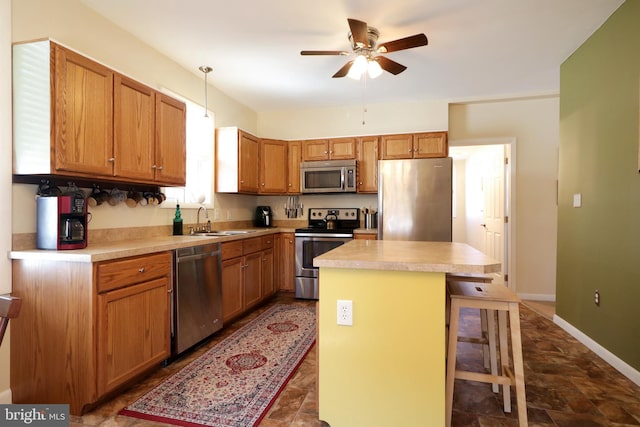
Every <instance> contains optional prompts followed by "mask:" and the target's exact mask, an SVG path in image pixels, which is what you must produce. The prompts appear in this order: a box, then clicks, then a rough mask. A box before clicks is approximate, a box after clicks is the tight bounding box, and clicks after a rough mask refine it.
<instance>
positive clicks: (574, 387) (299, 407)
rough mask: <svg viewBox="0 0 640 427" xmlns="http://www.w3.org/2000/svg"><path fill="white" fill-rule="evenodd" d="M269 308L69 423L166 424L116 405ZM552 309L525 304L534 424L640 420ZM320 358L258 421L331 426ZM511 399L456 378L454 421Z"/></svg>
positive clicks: (476, 417) (628, 385)
mask: <svg viewBox="0 0 640 427" xmlns="http://www.w3.org/2000/svg"><path fill="white" fill-rule="evenodd" d="M271 302H272V303H276V302H277V303H292V304H313V303H314V302H313V301H301V300H295V299H294V298H293V296H292V295H291V294H278V295H277V296H276V297H275V298H274V299H273V300H272V301H271ZM530 307H531V308H530ZM264 308H265V307H262V308H260V309H258V310H257V311H255V312H253V313H251V314H249V315H248V316H247V317H245V318H242V319H240V320H238V321H236V322H234V323H233V324H232V325H230V326H228V327H226V328H225V329H224V331H222V332H221V333H219V334H216V335H215V336H214V337H213V338H212V339H211V341H210V342H208V343H207V344H205V345H203V346H202V347H200V348H198V349H197V350H195V351H194V352H193V353H192V354H189V355H188V356H186V357H184V358H182V359H180V360H178V361H176V362H174V363H172V364H170V365H169V366H167V367H164V368H161V369H159V370H158V371H156V372H155V373H154V374H152V375H151V376H150V377H148V378H147V379H145V380H144V381H142V382H140V383H139V384H136V385H135V386H133V387H131V388H130V389H128V390H126V391H125V392H124V393H123V394H121V395H119V396H118V397H116V398H114V399H113V400H111V401H108V402H106V403H104V404H102V405H101V406H99V407H97V408H96V409H95V410H94V411H92V412H89V413H87V414H85V415H83V416H82V417H72V422H71V425H72V426H88V425H92V426H112V425H117V426H126V427H128V426H160V425H166V424H159V423H150V422H147V421H142V420H138V419H134V418H129V417H123V416H119V415H117V412H118V411H119V410H120V409H122V408H123V407H124V406H126V405H127V404H128V403H129V402H131V401H133V400H135V399H136V398H137V397H138V396H140V395H142V394H143V393H144V392H146V391H147V390H148V389H149V388H151V387H153V386H154V385H155V384H157V383H158V382H160V381H162V380H163V379H164V378H166V377H167V376H168V375H171V374H172V373H173V372H175V371H176V370H178V369H180V368H181V367H183V366H184V365H186V364H187V363H188V362H189V361H191V360H192V359H193V358H195V357H197V356H198V355H199V354H201V353H203V352H204V351H206V350H207V349H208V348H210V347H211V346H212V345H214V344H215V343H216V342H218V341H220V340H221V339H222V338H224V337H225V336H227V335H228V334H230V333H231V332H233V331H234V330H236V329H237V328H238V327H240V326H241V325H243V324H244V323H246V322H247V321H248V320H250V319H251V318H253V317H255V316H256V315H257V314H259V313H260V312H261V311H263V310H264ZM539 313H541V314H539ZM552 314H553V307H552V306H551V307H550V306H549V304H546V307H544V305H543V307H537V308H536V307H535V304H532V305H523V306H522V308H521V314H520V315H521V319H522V340H523V347H524V348H523V352H524V364H525V380H526V390H527V411H528V415H529V425H530V426H532V427H533V426H539V427H546V426H549V427H574V426H575V427H591V426H593V427H601V426H640V387H638V386H636V385H635V384H633V383H632V382H631V381H629V380H628V379H626V378H625V377H624V376H622V375H621V374H619V373H618V372H617V371H616V370H615V369H613V368H612V367H611V366H609V365H608V364H607V363H606V362H604V361H603V360H602V359H600V358H599V357H598V356H596V355H595V354H594V353H593V352H591V351H590V350H588V349H587V348H586V347H585V346H583V345H582V344H580V343H579V342H578V341H576V340H575V339H573V338H572V337H571V336H570V335H568V334H567V333H566V332H564V331H563V330H562V329H560V328H559V327H558V326H556V325H555V324H554V323H553V322H552V321H551V320H549V318H548V316H550V315H552ZM545 316H547V317H545ZM462 317H463V319H462V324H463V325H464V328H465V330H466V333H478V332H479V317H478V315H477V312H475V313H474V312H473V311H465V312H464V313H463V316H462ZM459 346H460V347H459V352H458V357H459V363H464V364H466V365H475V366H478V367H481V366H482V362H481V360H482V353H481V349H480V348H479V346H477V345H472V344H465V343H460V344H459ZM315 357H316V354H315V351H314V350H312V351H311V352H309V355H308V356H307V358H306V359H305V361H304V362H303V364H302V365H301V367H300V369H299V370H298V371H297V373H296V374H295V376H294V377H293V378H292V379H291V381H289V383H288V384H287V386H286V387H285V389H284V390H283V391H282V393H281V394H280V396H279V398H278V400H277V401H276V402H275V404H274V405H273V407H272V408H271V409H270V411H269V413H268V414H267V415H266V417H265V418H264V419H263V421H262V422H261V423H260V427H289V426H291V427H293V426H305V427H307V426H310V427H313V426H327V425H326V423H321V422H320V421H319V420H318V413H317V411H316V408H315ZM512 395H515V393H512ZM513 400H514V404H513V406H514V412H513V413H512V414H505V413H504V412H503V411H502V407H501V396H500V395H499V394H494V393H493V392H491V386H490V385H488V384H480V383H472V382H465V381H456V389H455V396H454V414H453V425H454V426H465V427H467V426H478V427H489V426H496V427H498V426H500V427H502V426H517V425H518V422H517V412H515V411H516V410H517V407H516V405H515V396H513ZM350 427H360V426H350ZM363 427H364V426H363ZM367 427H368V426H367ZM425 427H427V426H425ZM428 427H431V426H428Z"/></svg>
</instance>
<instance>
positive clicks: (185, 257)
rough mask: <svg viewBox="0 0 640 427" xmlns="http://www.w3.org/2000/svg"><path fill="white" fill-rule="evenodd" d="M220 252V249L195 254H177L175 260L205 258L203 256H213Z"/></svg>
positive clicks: (183, 260)
mask: <svg viewBox="0 0 640 427" xmlns="http://www.w3.org/2000/svg"><path fill="white" fill-rule="evenodd" d="M219 254H220V251H215V252H205V253H202V254H195V255H179V256H177V257H176V262H178V263H180V262H185V261H194V260H199V259H205V258H210V257H213V256H217V255H219Z"/></svg>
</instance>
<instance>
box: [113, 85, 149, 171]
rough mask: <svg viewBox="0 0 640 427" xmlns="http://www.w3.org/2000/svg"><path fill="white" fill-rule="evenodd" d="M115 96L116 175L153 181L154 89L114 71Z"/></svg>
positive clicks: (114, 144) (114, 147)
mask: <svg viewBox="0 0 640 427" xmlns="http://www.w3.org/2000/svg"><path fill="white" fill-rule="evenodd" d="M113 99H114V105H113V120H114V122H113V154H114V156H113V157H114V159H115V161H114V165H113V166H114V175H115V176H117V177H121V178H132V179H139V180H144V181H153V179H154V173H153V172H154V170H153V166H154V159H155V152H154V146H155V141H154V137H155V122H154V118H155V91H154V90H153V89H151V88H150V87H147V86H145V85H143V84H140V83H138V82H136V81H134V80H131V79H129V78H126V77H124V76H121V75H120V74H115V75H114V85H113Z"/></svg>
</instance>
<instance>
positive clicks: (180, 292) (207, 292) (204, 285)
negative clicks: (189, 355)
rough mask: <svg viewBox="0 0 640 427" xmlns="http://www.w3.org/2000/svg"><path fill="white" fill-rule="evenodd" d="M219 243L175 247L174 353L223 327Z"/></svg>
mask: <svg viewBox="0 0 640 427" xmlns="http://www.w3.org/2000/svg"><path fill="white" fill-rule="evenodd" d="M221 262H222V261H221V256H220V243H210V244H206V245H200V246H193V247H189V248H182V249H176V251H175V264H174V265H175V269H176V271H175V276H174V277H175V289H174V301H173V348H172V352H173V355H174V356H176V355H178V354H180V353H182V352H183V351H185V350H187V349H188V348H190V347H192V346H193V345H195V344H197V343H199V342H200V341H202V340H204V339H205V338H207V337H209V336H210V335H212V334H213V333H214V332H216V331H218V330H220V329H221V328H222V288H221V283H220V282H221V274H222V270H221Z"/></svg>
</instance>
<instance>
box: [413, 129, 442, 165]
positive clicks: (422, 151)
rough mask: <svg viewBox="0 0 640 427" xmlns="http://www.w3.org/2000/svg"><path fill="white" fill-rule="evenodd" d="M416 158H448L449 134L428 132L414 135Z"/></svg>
mask: <svg viewBox="0 0 640 427" xmlns="http://www.w3.org/2000/svg"><path fill="white" fill-rule="evenodd" d="M413 148H414V158H416V159H423V158H430V157H447V156H448V155H449V144H448V141H447V132H426V133H416V134H414V135H413Z"/></svg>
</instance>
